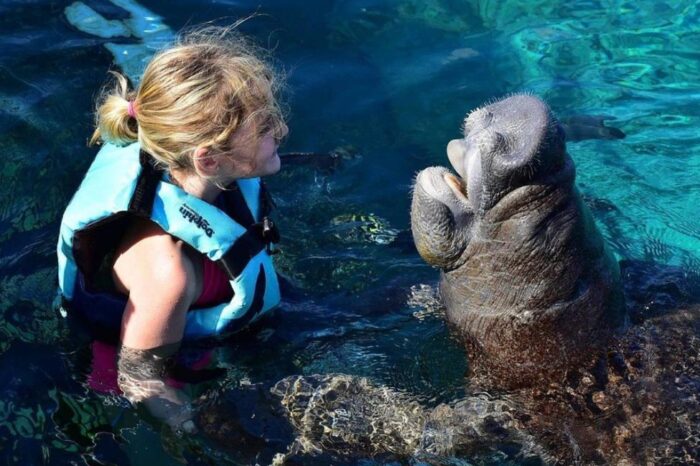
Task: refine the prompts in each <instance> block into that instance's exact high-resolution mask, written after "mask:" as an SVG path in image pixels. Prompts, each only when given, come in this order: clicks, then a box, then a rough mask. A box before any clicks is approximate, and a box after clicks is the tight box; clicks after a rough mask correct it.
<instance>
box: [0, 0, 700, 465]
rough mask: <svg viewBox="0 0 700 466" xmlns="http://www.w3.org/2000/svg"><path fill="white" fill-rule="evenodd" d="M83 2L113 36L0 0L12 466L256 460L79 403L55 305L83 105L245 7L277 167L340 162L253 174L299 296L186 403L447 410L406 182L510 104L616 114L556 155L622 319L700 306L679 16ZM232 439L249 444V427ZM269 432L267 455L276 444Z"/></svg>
mask: <svg viewBox="0 0 700 466" xmlns="http://www.w3.org/2000/svg"><path fill="white" fill-rule="evenodd" d="M86 3H87V4H88V6H89V7H90V8H91V9H92V10H94V11H95V12H97V14H100V15H102V16H104V17H105V18H107V19H109V20H112V21H113V23H110V24H112V26H113V27H114V33H115V34H117V35H115V36H113V37H99V36H97V35H95V34H94V33H95V32H99V31H106V30H107V29H105V28H97V31H96V30H92V31H90V30H88V29H87V28H86V27H85V26H83V29H85V30H86V31H87V32H85V31H81V30H79V29H78V28H76V27H75V26H74V25H72V24H71V23H70V22H69V20H68V18H70V17H71V14H72V13H70V11H71V9H68V10H66V8H67V7H69V6H70V4H71V2H68V1H52V2H48V1H44V0H36V1H32V2H25V1H22V2H20V1H12V0H5V1H3V2H2V3H0V50H2V53H0V131H1V132H2V134H3V137H2V138H0V153H2V154H3V164H2V168H1V169H0V289H1V290H2V292H1V293H0V368H1V369H2V370H1V372H0V373H2V374H3V377H2V381H1V382H0V457H1V458H2V461H3V462H5V463H20V464H67V463H69V462H75V463H76V464H83V463H84V462H88V463H90V464H96V463H97V464H128V463H133V464H146V463H147V462H149V461H150V462H152V463H153V464H180V462H181V461H183V459H184V460H185V461H187V462H189V463H190V464H210V463H236V462H240V463H249V462H251V461H253V460H251V456H245V455H243V454H242V453H240V451H237V450H245V448H240V449H237V448H236V446H235V442H234V444H233V445H230V446H229V447H228V448H225V447H224V446H222V443H221V442H217V441H215V439H212V438H206V436H199V437H196V438H190V439H182V438H177V437H173V436H171V435H168V434H167V433H163V432H161V429H160V427H159V426H158V424H157V423H154V422H152V420H151V419H149V418H148V416H147V415H145V414H144V413H142V412H141V411H137V410H134V409H132V408H131V407H129V406H128V405H127V404H126V402H125V401H124V400H123V399H122V398H120V397H119V396H116V395H109V394H102V393H99V392H96V391H95V390H92V389H91V388H90V387H89V384H88V382H87V379H88V376H87V374H88V373H89V371H90V364H91V363H90V358H91V354H90V343H89V341H88V340H87V339H85V338H84V336H83V335H81V334H80V333H79V332H76V331H75V330H73V329H71V328H69V326H68V325H67V323H66V321H65V320H64V319H62V318H61V317H60V316H58V315H57V314H56V313H55V311H54V310H53V309H52V302H53V299H54V297H55V290H56V282H55V275H56V265H55V253H54V247H55V241H56V235H57V230H58V221H59V219H60V215H61V212H62V211H63V208H64V207H65V205H66V204H67V202H68V200H69V199H70V196H71V195H72V193H73V192H74V190H75V188H76V187H77V185H78V183H79V181H80V179H81V177H82V174H83V173H84V171H85V170H86V169H87V167H88V165H89V163H90V161H91V157H92V156H93V155H94V151H93V150H92V149H89V148H87V147H86V140H87V138H88V137H89V134H90V132H91V118H92V117H91V109H92V105H93V102H92V99H93V98H94V96H95V94H96V92H97V90H98V89H99V87H100V86H101V85H102V83H103V82H104V80H105V79H106V78H107V74H106V71H107V69H109V68H110V66H114V63H115V56H114V53H116V54H117V57H119V58H118V63H119V65H120V66H122V67H124V69H126V70H127V71H128V72H130V73H132V74H136V73H137V71H138V69H139V67H140V66H141V63H142V59H144V58H145V57H147V56H148V54H149V53H150V52H151V51H152V50H153V49H154V48H157V47H158V46H159V44H162V43H163V41H166V40H167V39H168V38H169V37H171V34H172V31H176V30H178V29H180V28H182V27H184V26H186V25H191V24H197V23H200V22H204V21H214V22H215V23H217V24H226V23H227V22H231V21H233V20H235V19H237V18H240V17H243V16H247V15H250V14H252V13H258V17H256V18H254V19H251V20H249V21H248V22H246V23H245V24H244V25H243V26H242V30H243V32H244V33H246V34H248V35H251V36H252V37H254V38H255V40H256V41H257V42H258V43H260V44H262V45H264V46H266V47H270V48H273V49H274V55H275V57H276V59H277V61H278V65H279V66H280V67H281V68H283V69H284V70H285V72H286V74H287V92H286V97H287V98H286V101H287V106H288V108H289V126H290V128H291V132H290V136H289V139H288V141H287V143H286V145H285V147H283V148H282V150H289V151H292V150H294V151H315V152H329V151H334V150H335V151H337V152H338V153H340V154H342V155H341V157H340V163H339V164H338V166H337V167H335V168H333V169H326V168H323V167H320V166H317V165H313V164H311V165H290V166H286V167H284V168H283V170H282V172H281V173H280V174H279V175H278V176H276V177H273V178H271V179H270V180H269V186H270V187H271V189H272V190H273V192H274V194H275V199H276V200H277V204H278V207H279V209H278V211H277V213H276V219H277V220H278V223H279V225H280V227H281V228H282V231H283V237H284V241H283V243H282V249H283V252H282V254H281V255H279V256H277V261H278V262H277V263H278V267H279V270H280V272H281V273H283V274H284V275H285V276H286V277H287V278H288V279H289V281H290V282H291V283H292V284H293V286H294V290H295V291H294V292H290V293H289V294H288V299H287V303H286V304H285V307H284V311H285V312H284V313H283V315H281V316H279V317H277V318H276V319H274V320H272V321H270V322H267V323H265V324H264V325H263V328H261V329H257V331H256V332H252V333H250V334H246V335H242V336H240V337H236V338H233V339H231V340H230V341H229V342H228V343H227V344H226V345H222V346H219V347H217V348H215V349H214V350H213V354H212V355H211V357H212V360H213V361H214V362H213V364H214V365H217V366H219V367H223V368H225V369H226V371H225V372H226V374H225V376H224V377H219V378H217V379H215V380H213V381H210V382H206V383H201V384H195V385H191V386H190V387H189V388H188V390H189V391H190V392H191V394H192V395H193V396H211V397H215V396H218V397H221V398H226V397H227V394H229V396H231V395H230V393H240V391H241V390H242V388H241V387H251V386H253V387H255V386H263V387H269V386H271V385H272V384H274V383H276V382H277V381H278V380H280V379H282V378H284V377H285V376H288V375H293V374H304V375H310V374H318V373H321V374H324V373H343V374H350V375H357V376H367V377H370V378H371V379H372V380H373V381H374V382H375V383H377V384H383V385H386V386H389V387H392V389H394V390H399V391H401V392H402V393H407V394H409V395H410V396H411V397H414V398H415V399H418V400H420V402H421V403H422V404H423V405H425V406H429V407H431V406H435V405H437V404H438V403H441V402H451V401H454V400H457V399H460V398H461V397H463V396H464V395H465V390H466V389H467V387H468V380H467V379H465V373H466V371H467V362H466V357H465V354H464V353H463V351H462V350H461V348H460V346H459V344H458V343H456V342H455V341H454V340H453V339H452V338H451V337H450V334H449V331H448V329H447V328H446V327H445V325H444V324H443V322H442V318H441V315H440V314H441V311H440V309H439V304H437V302H436V301H435V298H434V296H433V294H434V293H433V291H432V290H433V288H434V286H435V284H436V283H437V273H436V272H435V271H434V270H432V269H430V268H429V267H427V266H426V265H424V263H423V262H422V261H421V260H420V258H419V257H418V256H417V254H416V253H415V251H413V249H412V248H411V240H410V234H408V231H407V230H408V228H409V218H408V210H409V203H410V185H411V182H412V178H413V176H414V174H415V173H416V172H417V171H418V170H419V169H421V168H423V167H425V166H428V165H437V164H441V165H444V164H446V158H445V156H444V147H445V144H446V142H447V141H448V140H449V139H451V138H453V137H455V136H456V135H457V134H458V132H459V126H460V123H461V120H462V118H463V116H464V114H465V113H466V112H467V111H469V110H471V109H472V108H474V107H476V106H478V105H481V104H483V103H484V102H486V101H488V100H489V99H492V98H494V97H499V96H503V95H505V94H508V93H512V92H518V91H524V90H526V91H531V92H534V93H536V94H537V95H539V96H541V97H543V98H544V99H545V100H547V101H548V102H549V103H550V105H551V106H552V108H553V109H554V110H555V112H556V113H558V114H560V115H571V114H589V115H598V114H605V115H609V116H612V117H614V118H615V119H614V120H609V121H608V124H609V125H611V126H615V127H618V128H620V129H622V130H623V131H624V132H625V133H626V134H627V137H626V138H625V139H623V140H614V141H606V140H585V141H581V142H575V143H570V144H569V152H570V153H571V155H572V157H573V158H574V161H575V163H576V165H577V173H578V178H577V180H578V186H579V187H580V189H581V191H582V193H583V195H584V197H585V199H586V201H587V203H588V204H589V205H590V206H591V208H592V210H593V213H594V216H595V217H596V220H597V222H598V225H599V227H600V228H601V230H602V232H603V234H604V236H605V237H606V239H607V241H608V242H609V244H610V245H611V247H612V249H613V251H614V252H615V254H616V255H617V256H618V258H619V259H620V260H621V261H623V262H622V263H623V274H624V275H625V277H626V280H627V285H626V288H627V292H628V298H629V301H630V306H631V307H633V308H634V311H635V313H636V314H635V315H638V316H641V317H643V315H646V314H649V315H652V314H654V313H659V312H665V311H668V310H670V309H676V308H678V307H682V306H687V305H691V304H694V303H697V302H698V301H699V300H700V279H698V265H699V264H700V225H699V224H698V221H697V219H698V218H700V176H699V175H700V145H699V144H698V140H699V138H700V136H698V134H699V133H698V130H697V128H698V127H700V110H698V108H700V106H699V105H698V104H699V103H700V83H699V82H698V76H700V54H699V53H698V51H697V45H696V44H698V43H700V21H699V20H700V11H699V9H698V7H697V6H696V5H695V2H691V1H677V2H672V1H669V2H664V3H661V2H652V1H642V2H627V1H574V2H567V3H566V4H565V5H564V4H560V3H559V2H551V1H538V2H518V1H499V2H495V1H469V2H455V1H451V0H442V1H438V0H433V1H430V2H425V1H418V0H405V1H397V2H380V1H372V0H367V1H361V0H358V1H353V2H341V1H335V2H328V1H316V2H304V4H303V5H302V4H297V3H296V2H290V1H282V0H275V1H270V2H265V3H264V5H262V6H260V5H259V3H258V2H247V1H235V2H233V1H210V2H207V3H202V2H195V1H193V0H178V1H170V2H164V1H142V2H141V3H140V6H139V5H138V4H132V3H131V2H128V1H125V0H120V1H116V0H115V1H114V2H110V1H108V0H96V1H94V2H86ZM136 7H139V8H142V9H136ZM72 8H73V9H75V8H76V6H73V7H72ZM130 9H131V11H130ZM84 12H85V10H83V13H84ZM88 13H89V12H88ZM125 31H126V32H128V33H129V34H130V35H129V36H127V37H123V35H124V34H125V33H126V32H125ZM119 34H121V36H120V35H119ZM102 35H108V34H102ZM125 51H126V52H127V54H124V52H125ZM645 313H646V314H645ZM641 317H640V319H641ZM245 393H247V392H245ZM242 399H244V400H248V399H249V398H246V397H245V396H243V397H242ZM265 403H266V402H265V401H260V399H258V398H256V397H255V396H251V397H250V403H249V405H245V403H242V404H239V406H238V409H239V410H240V411H241V412H245V410H246V409H247V410H249V411H250V413H249V414H251V415H252V414H254V413H255V412H257V413H259V414H258V415H259V416H260V417H263V415H262V414H260V413H263V412H265V410H266V409H269V408H266V407H265V406H266V404H265ZM251 410H252V411H251ZM681 414H683V413H681ZM685 414H687V413H685ZM270 416H271V418H273V417H274V416H273V414H270ZM232 417H235V416H232ZM271 422H272V421H271ZM241 423H242V424H244V426H243V430H244V431H246V432H248V433H250V432H253V433H255V432H258V431H256V429H258V430H259V429H260V428H261V427H260V425H259V424H255V423H254V422H252V421H250V422H248V423H247V424H246V423H245V422H243V421H241ZM278 424H279V425H280V426H281V425H282V423H281V421H280V422H278V423H277V424H275V423H274V422H272V425H278ZM279 429H280V433H279V436H278V437H279V438H280V439H286V438H287V437H288V436H289V435H291V434H290V432H287V431H285V430H284V427H279ZM266 432H267V433H264V434H260V435H261V436H262V437H265V438H268V439H273V437H274V438H275V439H276V438H278V437H275V435H277V434H274V432H273V433H272V434H271V433H270V432H271V431H266ZM258 433H260V432H258ZM273 434H274V435H273ZM285 436H287V437H285ZM212 437H213V435H212ZM275 442H276V441H272V440H271V441H270V445H272V446H269V445H268V446H267V447H264V448H262V447H261V448H259V450H261V451H262V450H265V451H266V454H267V456H264V455H263V457H264V458H268V459H269V457H270V456H271V454H272V453H273V452H272V450H274V448H276V447H277V446H278V443H279V444H280V445H281V444H282V443H284V442H283V441H282V440H280V441H279V442H278V443H275ZM250 449H251V450H255V448H253V447H251V448H250ZM496 449H497V448H496ZM253 456H254V455H253ZM263 457H261V458H263ZM264 458H263V459H264ZM499 458H502V457H501V456H498V455H496V456H494V457H493V458H492V459H491V460H488V459H483V458H482V459H480V460H479V461H480V462H486V463H488V462H489V461H491V463H498V462H499V461H500V459H499ZM472 459H473V458H472ZM469 460H470V458H469V457H465V458H461V460H457V459H455V460H454V463H452V464H460V463H459V461H469ZM261 461H262V459H261ZM311 461H312V460H311V459H308V458H306V459H305V460H303V463H304V464H309V462H311ZM319 461H321V460H319ZM347 461H348V464H354V462H355V461H356V460H347ZM319 464H323V462H320V463H319ZM358 464H369V463H366V462H361V463H358Z"/></svg>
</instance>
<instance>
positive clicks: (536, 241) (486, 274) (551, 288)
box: [411, 95, 625, 388]
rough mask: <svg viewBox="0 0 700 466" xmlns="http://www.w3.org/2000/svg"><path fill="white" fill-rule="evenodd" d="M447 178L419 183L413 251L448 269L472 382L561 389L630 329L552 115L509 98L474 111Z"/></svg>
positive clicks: (446, 293)
mask: <svg viewBox="0 0 700 466" xmlns="http://www.w3.org/2000/svg"><path fill="white" fill-rule="evenodd" d="M447 153H448V158H449V160H450V162H451V164H452V166H453V167H454V169H455V171H456V172H457V174H458V175H459V176H455V175H454V174H452V173H451V172H450V171H449V170H447V169H446V168H442V167H430V168H427V169H425V170H423V171H421V172H420V173H419V174H418V176H417V178H416V182H415V186H414V190H413V202H412V206H411V228H412V232H413V237H414V241H415V244H416V247H417V249H418V252H419V253H420V255H421V256H422V257H423V259H424V260H425V261H426V262H428V263H429V264H431V265H433V266H435V267H438V268H440V269H441V271H442V272H441V282H440V293H441V296H442V299H443V300H444V303H445V306H446V308H447V312H446V315H447V320H448V321H449V322H450V323H451V324H452V325H453V326H454V327H455V328H456V330H457V332H458V333H459V334H460V336H462V337H463V338H464V341H465V343H466V345H467V349H468V351H469V353H470V364H471V367H472V369H473V375H474V376H475V377H477V378H478V379H479V380H480V381H483V382H486V383H488V384H495V385H498V386H501V387H503V388H517V387H524V386H533V385H543V384H547V383H550V382H557V381H561V380H563V378H564V377H565V375H566V370H567V369H569V368H572V367H576V365H577V364H580V363H582V362H583V361H584V360H585V359H587V358H589V357H590V355H591V353H592V352H594V351H595V350H596V349H597V348H602V347H603V346H604V345H605V344H606V343H607V341H608V339H609V337H610V336H611V335H612V333H613V332H614V331H615V329H617V328H619V327H621V326H622V325H623V324H624V322H625V311H624V299H623V294H622V287H621V282H620V272H619V267H618V265H617V263H616V261H615V260H614V258H613V256H612V254H611V253H610V252H609V251H608V249H607V248H606V245H605V243H604V241H603V239H602V237H601V235H600V233H599V232H598V230H597V228H596V226H595V223H594V221H593V218H592V216H591V214H590V212H589V211H588V209H587V207H586V205H585V204H584V203H583V202H582V200H581V196H580V194H579V192H578V190H577V189H576V187H575V185H574V178H575V168H574V163H573V161H572V159H571V157H570V156H569V154H568V153H567V152H566V143H565V135H564V131H563V130H562V128H561V126H560V125H559V124H558V122H557V120H556V119H555V118H554V116H553V115H552V113H551V111H550V110H549V108H548V107H547V105H546V104H545V103H544V102H542V101H541V100H539V99H538V98H536V97H534V96H531V95H514V96H511V97H508V98H506V99H503V100H500V101H497V102H495V103H492V104H490V105H487V106H485V107H482V108H479V109H477V110H475V111H473V112H471V113H470V114H469V115H468V116H467V118H466V119H465V121H464V137H463V138H462V139H456V140H453V141H451V142H450V143H449V145H448V147H447Z"/></svg>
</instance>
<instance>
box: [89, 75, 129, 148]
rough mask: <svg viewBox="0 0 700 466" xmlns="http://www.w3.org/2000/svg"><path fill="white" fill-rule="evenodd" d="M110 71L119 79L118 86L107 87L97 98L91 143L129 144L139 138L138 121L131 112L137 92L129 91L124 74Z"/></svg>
mask: <svg viewBox="0 0 700 466" xmlns="http://www.w3.org/2000/svg"><path fill="white" fill-rule="evenodd" d="M110 73H111V74H112V75H113V76H114V78H115V79H116V81H117V82H116V86H115V87H114V88H113V89H111V90H110V89H107V88H105V89H104V90H103V91H102V93H101V95H100V97H99V98H98V100H97V110H96V112H95V131H94V132H93V133H92V137H91V138H90V145H95V144H99V143H100V142H104V141H106V142H111V143H114V144H128V143H132V142H136V140H137V139H138V123H137V121H136V118H134V117H132V116H131V115H130V112H129V101H133V99H134V97H135V93H134V92H133V91H129V83H128V81H127V80H126V78H125V77H124V76H123V75H122V74H120V73H117V72H116V71H110ZM132 105H133V104H132Z"/></svg>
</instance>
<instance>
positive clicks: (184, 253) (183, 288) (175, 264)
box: [112, 219, 202, 298]
mask: <svg viewBox="0 0 700 466" xmlns="http://www.w3.org/2000/svg"><path fill="white" fill-rule="evenodd" d="M112 273H113V278H114V282H115V285H116V287H117V289H118V290H119V291H121V292H126V293H127V294H128V292H129V290H130V289H131V288H133V287H134V286H153V287H154V289H162V287H163V286H166V287H167V288H168V289H169V290H170V291H171V292H184V293H185V294H186V295H188V296H189V295H192V296H194V297H195V298H196V296H197V294H196V293H197V290H198V289H200V288H201V276H202V270H201V260H198V253H197V252H196V251H195V250H193V249H192V248H191V247H190V246H188V245H187V244H186V243H184V242H183V241H182V240H180V239H178V238H175V237H173V236H171V235H170V234H168V233H167V232H165V231H164V230H163V229H162V228H161V227H159V226H158V225H157V224H155V223H153V222H151V221H150V220H147V219H134V220H133V221H132V222H131V225H129V227H128V228H127V230H126V232H125V233H124V236H123V237H122V240H121V242H120V244H119V245H118V247H117V251H116V254H115V260H114V265H113V269H112ZM155 287H158V288H155Z"/></svg>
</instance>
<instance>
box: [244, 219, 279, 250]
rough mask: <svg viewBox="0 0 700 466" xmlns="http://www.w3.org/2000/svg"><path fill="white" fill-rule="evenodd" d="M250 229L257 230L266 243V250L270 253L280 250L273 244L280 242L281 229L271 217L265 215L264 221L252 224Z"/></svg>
mask: <svg viewBox="0 0 700 466" xmlns="http://www.w3.org/2000/svg"><path fill="white" fill-rule="evenodd" d="M250 229H251V230H253V231H255V232H256V233H257V235H258V236H259V238H260V239H261V240H262V242H263V243H265V250H266V251H267V253H268V254H277V253H278V252H279V250H277V249H274V248H273V247H272V245H273V243H279V242H280V231H279V229H278V228H277V225H275V222H273V221H272V219H271V218H269V217H263V221H262V222H260V223H256V224H254V225H252V226H251V227H250Z"/></svg>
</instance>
